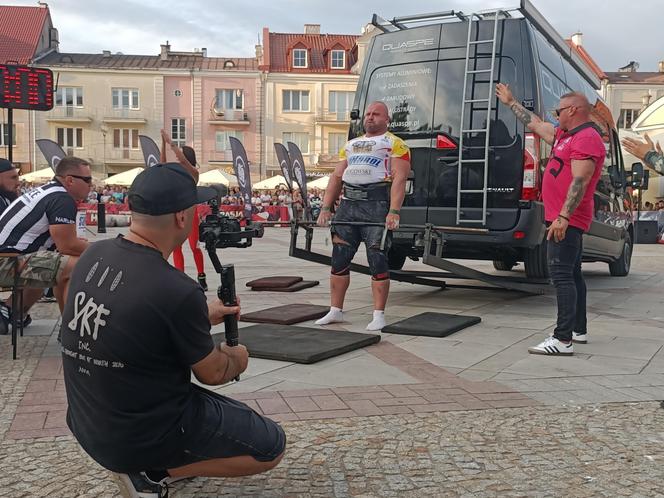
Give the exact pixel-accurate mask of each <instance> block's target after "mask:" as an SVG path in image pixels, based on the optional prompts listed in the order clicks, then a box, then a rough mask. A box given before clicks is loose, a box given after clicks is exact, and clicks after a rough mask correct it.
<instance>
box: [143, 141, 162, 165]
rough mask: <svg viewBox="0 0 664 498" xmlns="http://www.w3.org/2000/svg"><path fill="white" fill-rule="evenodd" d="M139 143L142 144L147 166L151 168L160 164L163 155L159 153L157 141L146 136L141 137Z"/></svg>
mask: <svg viewBox="0 0 664 498" xmlns="http://www.w3.org/2000/svg"><path fill="white" fill-rule="evenodd" d="M138 141H139V142H140V143H141V150H142V151H143V161H144V162H145V165H146V166H147V167H148V168H150V167H151V166H154V165H155V164H159V159H160V157H161V154H160V152H159V146H158V145H157V144H156V143H155V141H154V140H152V139H151V138H150V137H148V136H145V135H139V136H138Z"/></svg>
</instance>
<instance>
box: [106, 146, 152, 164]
mask: <svg viewBox="0 0 664 498" xmlns="http://www.w3.org/2000/svg"><path fill="white" fill-rule="evenodd" d="M105 159H106V163H107V164H126V165H134V166H142V165H143V164H144V160H143V152H141V149H119V148H112V149H110V151H109V150H108V149H107V150H106V157H105Z"/></svg>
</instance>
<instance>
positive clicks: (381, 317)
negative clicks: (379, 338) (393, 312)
mask: <svg viewBox="0 0 664 498" xmlns="http://www.w3.org/2000/svg"><path fill="white" fill-rule="evenodd" d="M384 326H385V311H383V310H374V312H373V320H371V323H370V324H369V325H367V330H381V329H382V328H383V327H384Z"/></svg>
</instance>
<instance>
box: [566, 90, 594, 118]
mask: <svg viewBox="0 0 664 498" xmlns="http://www.w3.org/2000/svg"><path fill="white" fill-rule="evenodd" d="M568 105H570V106H574V107H575V108H576V112H577V114H579V115H580V116H585V117H586V118H587V117H588V116H589V115H590V102H588V98H587V97H586V96H585V95H584V94H583V93H581V92H569V93H566V94H565V95H563V96H562V97H560V107H561V108H562V107H565V106H568Z"/></svg>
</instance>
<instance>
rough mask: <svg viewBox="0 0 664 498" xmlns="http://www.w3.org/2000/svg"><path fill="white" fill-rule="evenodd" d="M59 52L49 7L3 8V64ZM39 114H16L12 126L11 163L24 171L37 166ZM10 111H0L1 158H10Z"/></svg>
mask: <svg viewBox="0 0 664 498" xmlns="http://www.w3.org/2000/svg"><path fill="white" fill-rule="evenodd" d="M57 50H58V31H57V29H55V28H54V27H53V22H52V20H51V14H50V11H49V9H48V6H47V5H46V4H41V3H40V4H39V6H38V7H23V6H9V5H0V63H9V62H11V63H18V64H30V63H31V62H32V61H34V60H35V59H37V58H39V57H42V56H44V55H45V54H48V53H52V52H55V51H57ZM39 114H40V113H39V112H36V111H26V110H15V111H14V112H13V126H12V130H11V133H12V140H11V142H12V156H13V157H12V159H13V161H14V163H15V164H16V165H17V166H20V168H21V171H23V172H28V171H31V169H32V167H33V164H34V162H35V157H36V154H37V152H38V151H37V150H36V148H35V145H34V143H35V138H39V136H38V135H36V134H35V133H36V129H35V126H36V122H37V121H38V120H39ZM9 133H10V130H9V123H8V120H7V110H6V109H0V156H2V157H5V158H6V157H8V156H9Z"/></svg>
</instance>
